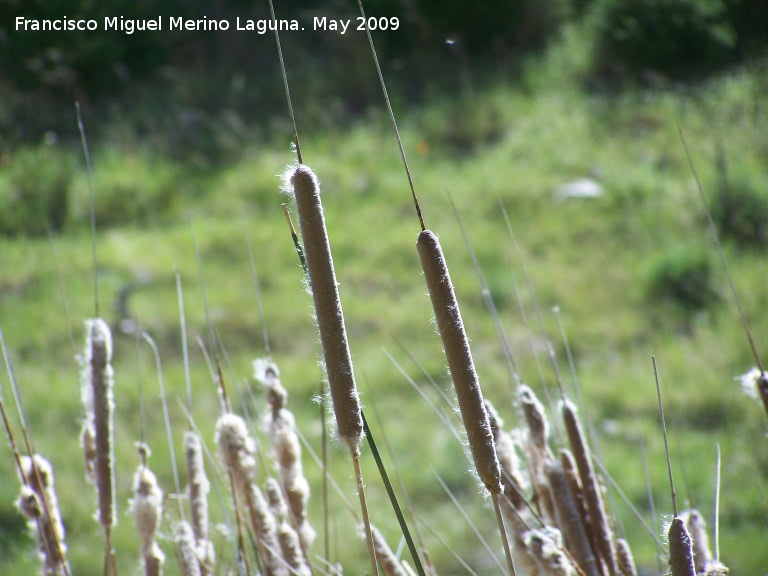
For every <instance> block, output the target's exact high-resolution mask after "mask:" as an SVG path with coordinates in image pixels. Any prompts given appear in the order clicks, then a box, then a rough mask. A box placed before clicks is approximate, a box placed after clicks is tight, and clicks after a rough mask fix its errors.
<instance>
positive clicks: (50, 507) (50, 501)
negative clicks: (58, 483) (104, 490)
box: [18, 454, 69, 576]
mask: <svg viewBox="0 0 768 576" xmlns="http://www.w3.org/2000/svg"><path fill="white" fill-rule="evenodd" d="M21 467H22V470H23V476H24V477H25V478H27V482H28V483H27V484H26V485H23V486H22V488H21V494H20V496H19V500H18V505H19V509H20V510H21V511H22V512H23V513H24V515H25V516H26V517H27V519H28V520H29V528H30V530H31V531H32V532H33V533H34V534H35V535H36V539H37V541H38V548H39V552H40V558H41V560H42V563H43V566H42V572H41V574H43V576H67V575H68V574H69V568H68V566H67V558H66V553H67V547H66V545H65V544H64V525H63V524H62V522H61V512H60V511H59V502H58V499H57V497H56V489H55V488H54V478H53V468H52V467H51V464H50V462H48V460H46V459H45V458H43V457H42V456H40V455H39V454H36V455H35V456H34V457H33V458H30V457H29V456H22V457H21Z"/></svg>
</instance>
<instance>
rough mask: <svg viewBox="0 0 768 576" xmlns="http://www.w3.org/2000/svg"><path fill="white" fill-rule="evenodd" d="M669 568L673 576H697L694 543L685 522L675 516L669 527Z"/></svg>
mask: <svg viewBox="0 0 768 576" xmlns="http://www.w3.org/2000/svg"><path fill="white" fill-rule="evenodd" d="M669 566H670V568H671V571H672V576H696V568H695V566H694V564H693V542H692V541H691V535H690V534H689V533H688V529H687V528H686V527H685V522H683V519H682V518H680V517H679V516H675V517H674V518H673V519H672V523H671V524H670V525H669Z"/></svg>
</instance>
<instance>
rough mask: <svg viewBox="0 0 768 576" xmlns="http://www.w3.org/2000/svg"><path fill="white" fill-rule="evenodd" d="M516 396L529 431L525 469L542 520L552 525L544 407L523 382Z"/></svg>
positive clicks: (552, 506)
mask: <svg viewBox="0 0 768 576" xmlns="http://www.w3.org/2000/svg"><path fill="white" fill-rule="evenodd" d="M517 396H518V401H519V404H520V409H521V412H522V413H523V416H524V418H525V423H526V425H527V431H528V433H527V434H526V436H525V444H524V446H525V452H526V455H527V457H528V458H527V464H528V472H529V474H530V475H531V484H532V485H533V489H534V492H535V495H534V502H535V503H536V505H537V506H538V509H539V512H540V514H541V515H542V516H543V519H544V520H545V522H546V523H548V524H555V523H556V518H555V504H554V501H553V495H552V491H551V490H550V485H549V482H548V481H547V474H546V467H547V465H549V464H550V463H551V462H552V460H553V456H552V452H551V450H550V449H549V445H548V443H547V442H548V440H549V419H548V418H547V413H546V412H545V411H544V406H543V405H542V404H541V402H540V401H539V399H538V398H537V397H536V394H534V393H533V390H531V389H530V388H529V387H528V386H526V385H524V384H521V385H520V386H518V390H517Z"/></svg>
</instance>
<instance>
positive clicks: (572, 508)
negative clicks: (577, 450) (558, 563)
mask: <svg viewBox="0 0 768 576" xmlns="http://www.w3.org/2000/svg"><path fill="white" fill-rule="evenodd" d="M546 472H547V480H548V483H549V487H550V490H551V494H552V496H553V500H554V504H555V512H556V514H557V525H558V526H559V527H560V532H561V533H562V535H563V537H564V538H565V545H566V547H567V548H568V550H569V551H570V553H571V555H572V556H573V559H574V560H575V561H576V564H578V565H579V567H580V568H581V569H582V571H583V572H584V574H585V576H600V568H599V566H598V564H597V560H596V559H595V555H594V554H593V552H592V545H591V543H590V541H589V538H588V537H587V532H586V531H585V529H584V523H583V520H582V519H583V516H581V514H580V511H579V508H578V506H577V505H576V502H575V500H574V498H573V494H572V493H571V490H570V488H569V486H568V480H567V478H566V475H565V473H564V472H563V468H562V466H561V465H560V463H558V462H551V463H550V464H549V465H548V466H547V470H546Z"/></svg>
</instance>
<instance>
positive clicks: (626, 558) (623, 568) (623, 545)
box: [616, 538, 637, 576]
mask: <svg viewBox="0 0 768 576" xmlns="http://www.w3.org/2000/svg"><path fill="white" fill-rule="evenodd" d="M616 555H617V556H618V557H619V571H620V572H621V574H622V576H637V567H636V566H635V557H634V556H633V555H632V550H631V549H630V547H629V542H627V541H626V540H624V538H616Z"/></svg>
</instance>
